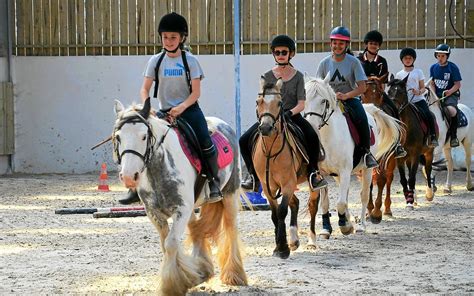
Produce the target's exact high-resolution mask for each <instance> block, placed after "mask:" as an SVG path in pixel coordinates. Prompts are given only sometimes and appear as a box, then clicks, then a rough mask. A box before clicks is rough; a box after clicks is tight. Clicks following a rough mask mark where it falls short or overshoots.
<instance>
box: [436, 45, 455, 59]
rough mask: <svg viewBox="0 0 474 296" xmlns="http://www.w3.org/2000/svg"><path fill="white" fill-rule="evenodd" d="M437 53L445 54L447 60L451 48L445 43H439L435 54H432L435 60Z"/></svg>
mask: <svg viewBox="0 0 474 296" xmlns="http://www.w3.org/2000/svg"><path fill="white" fill-rule="evenodd" d="M437 53H445V54H446V56H447V57H448V59H449V55H450V54H451V47H450V46H449V45H447V44H446V43H441V44H438V46H436V49H435V52H434V57H435V58H436V54H437Z"/></svg>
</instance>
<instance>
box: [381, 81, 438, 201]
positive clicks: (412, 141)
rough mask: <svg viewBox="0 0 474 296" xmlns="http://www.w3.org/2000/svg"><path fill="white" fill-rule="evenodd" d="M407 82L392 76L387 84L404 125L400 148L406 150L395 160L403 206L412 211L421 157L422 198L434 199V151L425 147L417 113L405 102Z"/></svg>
mask: <svg viewBox="0 0 474 296" xmlns="http://www.w3.org/2000/svg"><path fill="white" fill-rule="evenodd" d="M407 80H408V76H407V77H405V79H403V80H400V79H394V77H393V75H391V76H390V81H389V82H388V86H389V89H388V96H389V98H390V99H391V100H393V101H394V103H395V105H396V106H397V108H398V113H399V114H400V119H401V121H402V122H403V123H404V124H405V126H406V140H405V143H404V144H403V147H404V148H405V150H406V151H407V156H405V157H404V158H399V159H398V171H399V173H400V183H401V184H402V186H403V193H404V195H405V200H406V207H407V208H409V209H413V204H414V202H415V198H416V191H415V183H416V173H417V171H418V165H419V163H420V156H422V157H421V161H422V164H423V165H424V172H425V174H426V181H427V187H426V194H425V197H426V199H427V200H428V201H432V200H433V198H434V191H435V190H433V186H434V184H432V183H431V182H432V178H431V169H432V163H433V151H434V148H430V147H429V146H427V144H426V141H425V136H424V134H423V129H422V126H421V122H420V119H419V117H418V115H417V114H416V112H417V111H415V107H414V105H413V104H411V103H410V102H409V101H408V93H407V88H406V82H407ZM405 164H406V166H407V167H408V182H407V179H406V176H405Z"/></svg>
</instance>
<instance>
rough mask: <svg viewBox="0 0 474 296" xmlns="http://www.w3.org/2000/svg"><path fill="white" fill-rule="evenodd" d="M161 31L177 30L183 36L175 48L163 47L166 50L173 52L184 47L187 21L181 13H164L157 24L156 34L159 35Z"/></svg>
mask: <svg viewBox="0 0 474 296" xmlns="http://www.w3.org/2000/svg"><path fill="white" fill-rule="evenodd" d="M163 32H177V33H179V34H181V36H184V38H183V41H182V42H180V43H179V45H178V47H176V48H175V49H173V50H167V49H166V48H164V50H166V51H167V52H171V53H175V52H176V51H178V49H183V47H184V45H183V44H184V41H186V36H188V22H187V21H186V19H185V18H184V17H183V16H182V15H180V14H177V13H176V12H172V13H168V14H165V15H164V16H163V17H162V18H161V20H160V23H159V24H158V34H159V35H160V37H161V34H162V33H163Z"/></svg>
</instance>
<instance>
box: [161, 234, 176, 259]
mask: <svg viewBox="0 0 474 296" xmlns="http://www.w3.org/2000/svg"><path fill="white" fill-rule="evenodd" d="M164 247H165V249H164V250H163V251H164V252H166V254H167V255H168V256H174V255H176V253H177V251H178V240H177V239H176V238H174V237H171V236H168V237H167V238H166V240H165V243H164Z"/></svg>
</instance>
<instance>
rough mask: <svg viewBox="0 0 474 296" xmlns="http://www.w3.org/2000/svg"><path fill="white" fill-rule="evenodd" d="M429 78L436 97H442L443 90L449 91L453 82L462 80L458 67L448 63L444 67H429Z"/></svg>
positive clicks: (435, 65)
mask: <svg viewBox="0 0 474 296" xmlns="http://www.w3.org/2000/svg"><path fill="white" fill-rule="evenodd" d="M430 76H431V77H432V78H433V82H434V84H435V88H436V95H437V96H438V97H442V96H443V92H444V91H445V90H448V89H451V88H452V87H453V85H454V82H456V81H461V80H462V78H461V73H460V72H459V68H458V66H456V64H454V63H451V62H449V61H448V64H446V65H444V66H441V65H440V64H439V63H436V64H433V65H431V67H430Z"/></svg>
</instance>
